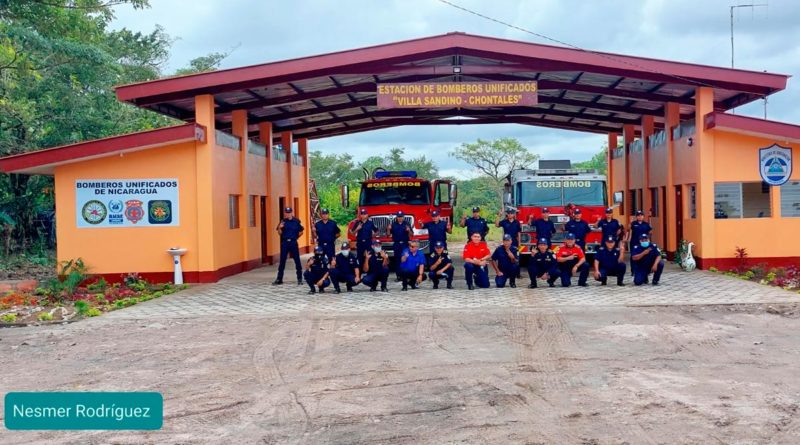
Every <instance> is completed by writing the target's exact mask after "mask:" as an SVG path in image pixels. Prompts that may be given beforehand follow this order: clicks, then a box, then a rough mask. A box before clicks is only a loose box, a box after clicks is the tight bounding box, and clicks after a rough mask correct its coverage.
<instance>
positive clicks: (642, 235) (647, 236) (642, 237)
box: [639, 233, 650, 239]
mask: <svg viewBox="0 0 800 445" xmlns="http://www.w3.org/2000/svg"><path fill="white" fill-rule="evenodd" d="M639 239H650V235H648V234H646V233H643V234H641V235H639Z"/></svg>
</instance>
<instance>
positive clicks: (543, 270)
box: [528, 238, 561, 289]
mask: <svg viewBox="0 0 800 445" xmlns="http://www.w3.org/2000/svg"><path fill="white" fill-rule="evenodd" d="M529 261H530V262H529V263H528V276H529V277H530V279H531V284H529V285H528V288H530V289H535V288H536V287H538V285H537V284H536V280H537V279H538V278H541V279H543V280H545V281H547V284H548V285H549V286H550V287H554V286H555V284H554V283H555V282H556V280H557V279H558V277H559V276H561V272H559V270H558V261H556V255H555V254H554V253H553V251H552V250H550V240H549V239H547V238H539V241H538V243H537V244H536V252H535V253H534V254H533V255H531V258H530V260H529Z"/></svg>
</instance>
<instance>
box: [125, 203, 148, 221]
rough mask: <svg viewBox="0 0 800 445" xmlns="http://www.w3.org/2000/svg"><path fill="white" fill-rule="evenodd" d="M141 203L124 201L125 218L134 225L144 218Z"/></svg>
mask: <svg viewBox="0 0 800 445" xmlns="http://www.w3.org/2000/svg"><path fill="white" fill-rule="evenodd" d="M142 204H143V203H142V201H139V200H138V199H131V200H130V201H125V218H127V219H128V221H130V222H132V223H134V224H136V223H137V222H139V221H141V220H142V218H144V209H143V208H142Z"/></svg>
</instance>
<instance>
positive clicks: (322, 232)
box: [313, 209, 342, 260]
mask: <svg viewBox="0 0 800 445" xmlns="http://www.w3.org/2000/svg"><path fill="white" fill-rule="evenodd" d="M320 216H321V218H322V219H320V220H319V221H317V222H316V223H315V224H314V227H313V232H314V238H316V240H317V245H318V246H321V247H322V251H323V252H325V255H326V256H327V257H328V259H331V260H332V259H333V257H334V256H336V240H337V239H338V238H339V236H340V235H341V232H342V231H341V230H340V229H339V225H338V224H336V221H334V220H332V219H330V212H329V211H328V209H322V210H321V211H320Z"/></svg>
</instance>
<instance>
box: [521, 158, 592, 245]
mask: <svg viewBox="0 0 800 445" xmlns="http://www.w3.org/2000/svg"><path fill="white" fill-rule="evenodd" d="M505 192H506V193H505V201H506V206H508V207H513V208H516V209H517V211H518V214H517V217H518V218H519V220H520V222H522V224H523V226H522V235H521V241H522V246H521V249H520V250H521V253H522V254H523V255H526V254H527V255H530V252H531V251H532V250H534V249H535V248H536V240H537V237H536V232H535V229H534V227H533V226H530V225H528V224H527V223H528V222H529V220H530V216H531V215H533V217H534V218H540V217H541V216H542V208H543V207H547V208H548V209H549V210H550V221H552V222H553V224H554V225H555V227H556V234H555V235H553V238H552V240H551V241H552V243H553V245H555V246H560V245H562V244H563V243H564V235H565V233H564V231H563V229H564V224H566V222H567V221H569V220H570V219H571V218H572V213H573V211H574V210H575V209H581V215H582V218H583V220H584V221H586V222H587V223H589V225H590V226H591V228H592V232H591V233H589V234H588V235H587V236H586V252H587V253H588V254H590V255H593V254H594V252H595V251H596V250H597V247H599V245H600V242H601V237H602V236H601V233H600V230H599V229H598V228H597V220H598V219H599V218H602V217H605V209H606V207H607V205H608V198H607V194H606V177H605V176H603V175H600V174H598V173H597V172H596V171H595V170H590V169H574V168H572V165H571V163H570V161H539V169H537V170H514V171H513V172H511V175H510V182H509V184H507V185H506V190H505Z"/></svg>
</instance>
